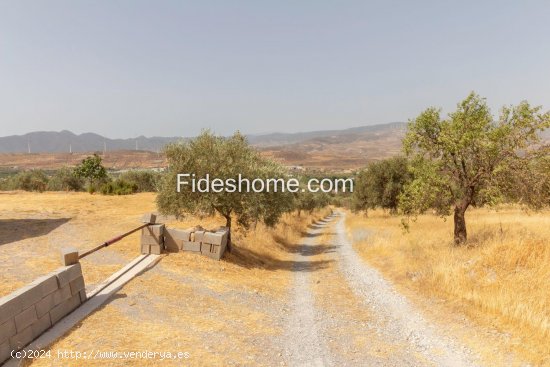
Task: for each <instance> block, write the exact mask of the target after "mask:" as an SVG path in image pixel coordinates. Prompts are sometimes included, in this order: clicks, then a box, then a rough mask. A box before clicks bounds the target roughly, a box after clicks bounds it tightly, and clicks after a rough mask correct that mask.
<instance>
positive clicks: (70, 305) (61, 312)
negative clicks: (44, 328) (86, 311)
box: [50, 294, 80, 325]
mask: <svg viewBox="0 0 550 367" xmlns="http://www.w3.org/2000/svg"><path fill="white" fill-rule="evenodd" d="M78 306H80V295H79V294H76V295H74V296H72V297H71V298H69V299H68V300H66V301H63V302H62V303H60V304H59V305H57V306H55V307H54V308H52V310H51V311H50V317H51V320H52V325H54V324H56V323H57V322H58V321H59V320H61V319H62V318H63V317H65V316H66V315H68V314H69V313H71V312H72V311H73V310H74V309H75V308H77V307H78Z"/></svg>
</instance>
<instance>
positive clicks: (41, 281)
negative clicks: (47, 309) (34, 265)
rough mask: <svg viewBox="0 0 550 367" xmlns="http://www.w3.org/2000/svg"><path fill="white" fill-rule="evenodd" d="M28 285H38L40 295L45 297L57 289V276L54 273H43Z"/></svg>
mask: <svg viewBox="0 0 550 367" xmlns="http://www.w3.org/2000/svg"><path fill="white" fill-rule="evenodd" d="M30 285H31V286H35V287H40V291H41V293H42V297H45V296H47V295H48V294H51V293H53V292H55V291H56V290H57V289H58V286H57V276H56V275H55V274H48V275H44V276H42V277H40V278H37V279H35V280H34V281H33V282H32V283H31V284H30Z"/></svg>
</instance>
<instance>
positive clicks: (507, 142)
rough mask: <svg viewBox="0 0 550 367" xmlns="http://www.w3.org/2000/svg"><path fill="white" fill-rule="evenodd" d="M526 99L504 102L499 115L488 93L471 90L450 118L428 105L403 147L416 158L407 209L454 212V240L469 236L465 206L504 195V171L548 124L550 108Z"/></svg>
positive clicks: (404, 199) (458, 241)
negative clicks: (546, 110) (486, 97)
mask: <svg viewBox="0 0 550 367" xmlns="http://www.w3.org/2000/svg"><path fill="white" fill-rule="evenodd" d="M540 110H541V108H540V107H531V106H530V105H529V103H527V102H525V101H524V102H521V103H520V104H518V105H517V106H509V107H503V108H502V110H501V113H500V116H499V118H498V119H497V120H495V119H494V118H493V116H492V115H491V113H490V111H489V108H488V107H487V104H486V102H485V100H484V99H482V98H480V97H479V96H478V95H476V94H474V93H471V94H470V95H469V96H468V97H467V98H466V99H465V100H464V101H462V102H461V103H459V104H458V106H457V109H456V111H455V112H453V113H451V114H449V116H448V118H447V119H442V118H441V116H440V115H441V111H440V110H439V109H436V108H428V109H427V110H425V111H424V112H422V113H421V114H420V115H419V116H418V117H417V118H416V119H414V120H412V121H410V122H409V125H408V132H407V134H406V136H405V138H404V141H403V145H404V150H405V152H406V154H407V155H408V156H410V157H411V158H412V165H411V166H412V170H413V174H414V179H413V180H412V181H411V182H410V183H409V184H408V185H406V187H405V191H404V192H403V194H402V195H401V196H400V207H401V209H402V211H403V212H404V213H405V214H406V215H409V216H410V215H412V216H414V215H416V214H418V213H421V212H423V211H425V210H427V209H428V208H435V209H436V210H437V211H438V212H439V213H440V214H441V215H448V214H450V210H451V208H453V214H454V217H453V218H454V241H455V243H456V244H462V243H464V242H465V241H466V239H467V231H466V220H465V213H466V210H467V209H468V208H469V207H470V206H471V205H482V204H484V203H492V202H497V201H499V200H500V198H502V197H503V196H504V194H505V193H504V192H503V190H502V183H501V182H499V176H501V175H500V174H501V173H506V172H508V173H509V174H512V173H513V171H512V170H513V168H514V167H515V166H516V165H517V163H518V162H520V161H521V159H522V157H524V156H525V151H526V150H529V148H530V147H532V146H533V144H535V143H537V142H538V141H539V133H540V132H541V131H542V130H543V129H545V128H547V127H549V126H550V114H549V113H541V112H540Z"/></svg>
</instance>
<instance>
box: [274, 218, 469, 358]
mask: <svg viewBox="0 0 550 367" xmlns="http://www.w3.org/2000/svg"><path fill="white" fill-rule="evenodd" d="M312 227H313V228H312V229H311V232H310V234H309V235H308V236H307V237H306V238H305V240H304V243H303V244H302V245H301V246H300V247H299V250H298V252H297V254H296V255H295V264H296V265H295V276H294V285H293V291H292V297H291V301H290V304H289V309H290V312H289V315H288V317H287V318H286V332H285V334H284V338H283V340H284V341H285V343H286V347H285V348H284V350H285V355H284V359H285V362H286V364H288V365H290V366H336V365H356V366H365V365H366V366H457V367H458V366H474V365H476V363H475V362H474V361H475V360H476V358H475V357H474V356H473V355H472V353H471V352H470V351H469V350H468V349H467V348H465V347H463V346H461V345H459V344H457V343H456V341H454V340H452V339H451V338H449V337H448V336H445V333H442V332H440V331H441V325H433V324H431V323H430V322H428V321H427V320H426V319H425V318H424V317H423V316H422V314H421V312H420V311H419V310H416V309H415V308H414V307H413V306H412V305H411V304H410V303H409V302H408V301H407V299H406V298H405V297H404V296H402V295H400V294H399V293H398V292H396V291H395V289H394V288H393V286H392V284H390V283H389V282H387V281H386V280H385V279H384V278H383V277H382V276H381V275H380V274H379V273H378V272H377V271H376V270H375V269H373V268H371V267H369V266H368V264H366V263H365V262H363V261H362V260H361V259H360V258H359V257H358V256H357V255H356V254H355V253H354V250H353V247H352V245H351V243H350V242H349V240H348V238H347V235H346V232H345V227H344V214H343V213H337V214H335V215H333V216H331V217H329V218H326V219H325V220H324V221H321V222H319V223H318V224H317V225H314V226H312ZM330 230H332V232H329V233H328V234H326V235H325V236H324V238H323V239H324V241H325V242H329V244H328V245H326V244H323V243H318V241H317V237H320V236H323V233H324V232H325V233H326V232H327V231H330ZM316 242H317V243H316ZM321 259H322V260H324V261H331V262H332V266H327V267H325V268H324V269H317V271H316V273H321V274H315V275H313V274H312V272H311V271H308V270H310V269H311V268H310V267H308V266H307V264H308V262H309V261H316V260H321ZM331 287H332V289H331ZM341 292H346V293H342V294H340V293H341ZM343 302H344V303H343ZM361 309H363V310H361ZM349 310H352V311H353V312H351V313H350V312H347V311H349ZM363 311H365V312H367V313H368V315H366V316H365V315H363V316H361V314H362V312H363ZM357 340H363V341H364V343H363V344H358V343H357Z"/></svg>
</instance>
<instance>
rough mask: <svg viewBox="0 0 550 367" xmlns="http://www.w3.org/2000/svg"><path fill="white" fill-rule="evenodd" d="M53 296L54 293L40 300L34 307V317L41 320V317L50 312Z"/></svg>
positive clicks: (53, 304)
mask: <svg viewBox="0 0 550 367" xmlns="http://www.w3.org/2000/svg"><path fill="white" fill-rule="evenodd" d="M54 294H55V293H50V294H48V295H47V296H46V297H44V298H42V299H41V300H40V301H38V302H37V303H36V304H35V305H34V307H35V308H36V316H37V317H38V318H41V317H42V316H44V315H45V314H47V313H48V312H50V310H51V309H52V308H54V306H55V302H54Z"/></svg>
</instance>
